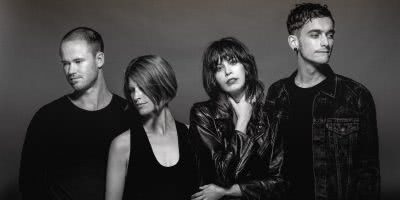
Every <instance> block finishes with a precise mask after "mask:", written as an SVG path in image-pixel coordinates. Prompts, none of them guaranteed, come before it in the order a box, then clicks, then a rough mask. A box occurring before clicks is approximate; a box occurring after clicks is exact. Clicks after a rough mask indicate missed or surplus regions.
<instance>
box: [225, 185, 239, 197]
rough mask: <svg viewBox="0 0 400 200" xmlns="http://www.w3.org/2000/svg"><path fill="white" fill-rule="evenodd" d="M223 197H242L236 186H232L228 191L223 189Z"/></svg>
mask: <svg viewBox="0 0 400 200" xmlns="http://www.w3.org/2000/svg"><path fill="white" fill-rule="evenodd" d="M224 196H233V197H240V196H242V191H241V190H240V187H239V185H238V184H234V185H232V186H231V187H230V188H229V189H225V193H224Z"/></svg>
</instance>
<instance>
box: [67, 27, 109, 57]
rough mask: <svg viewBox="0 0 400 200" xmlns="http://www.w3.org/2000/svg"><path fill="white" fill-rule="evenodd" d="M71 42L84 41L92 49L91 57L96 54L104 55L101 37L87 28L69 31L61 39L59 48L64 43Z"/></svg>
mask: <svg viewBox="0 0 400 200" xmlns="http://www.w3.org/2000/svg"><path fill="white" fill-rule="evenodd" d="M72 40H84V41H86V42H87V43H88V44H89V45H90V47H91V48H92V52H93V55H96V53H97V52H103V53H104V42H103V38H102V37H101V35H100V34H99V33H98V32H97V31H95V30H93V29H91V28H88V27H83V26H82V27H77V28H74V29H72V30H70V31H69V32H68V33H66V34H65V35H64V36H63V38H62V39H61V43H60V46H61V45H62V44H63V43H64V42H66V41H72Z"/></svg>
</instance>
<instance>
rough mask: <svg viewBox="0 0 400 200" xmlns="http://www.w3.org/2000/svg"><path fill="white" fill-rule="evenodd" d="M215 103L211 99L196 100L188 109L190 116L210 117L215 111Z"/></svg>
mask: <svg viewBox="0 0 400 200" xmlns="http://www.w3.org/2000/svg"><path fill="white" fill-rule="evenodd" d="M215 106H216V105H215V103H213V102H212V101H211V100H208V101H203V102H197V103H195V104H193V106H192V108H191V109H190V117H191V118H192V117H196V116H197V117H206V116H208V117H211V116H212V115H213V112H214V111H215Z"/></svg>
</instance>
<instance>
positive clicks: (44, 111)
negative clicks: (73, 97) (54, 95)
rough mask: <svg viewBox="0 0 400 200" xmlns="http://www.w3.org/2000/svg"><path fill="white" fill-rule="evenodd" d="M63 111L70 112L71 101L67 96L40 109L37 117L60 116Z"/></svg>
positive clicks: (36, 114)
mask: <svg viewBox="0 0 400 200" xmlns="http://www.w3.org/2000/svg"><path fill="white" fill-rule="evenodd" d="M63 110H69V99H68V97H67V96H66V95H65V96H62V97H60V98H58V99H56V100H54V101H52V102H50V103H48V104H46V105H44V106H42V107H41V108H39V110H38V111H37V112H36V113H35V116H48V115H58V114H59V113H60V112H62V111H63Z"/></svg>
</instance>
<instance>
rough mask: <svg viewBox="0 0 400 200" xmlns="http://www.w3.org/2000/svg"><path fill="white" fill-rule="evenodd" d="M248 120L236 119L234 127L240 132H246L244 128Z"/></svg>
mask: <svg viewBox="0 0 400 200" xmlns="http://www.w3.org/2000/svg"><path fill="white" fill-rule="evenodd" d="M248 122H249V121H243V120H238V121H237V122H236V126H235V129H236V130H238V131H240V132H243V133H246V129H247V124H248Z"/></svg>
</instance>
